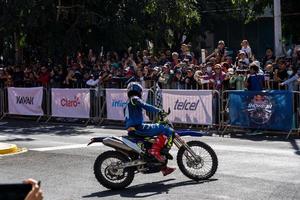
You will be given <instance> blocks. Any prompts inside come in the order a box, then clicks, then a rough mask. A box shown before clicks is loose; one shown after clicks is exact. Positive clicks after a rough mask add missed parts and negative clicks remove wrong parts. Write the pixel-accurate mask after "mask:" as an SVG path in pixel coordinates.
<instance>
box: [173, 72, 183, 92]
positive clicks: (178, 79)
mask: <svg viewBox="0 0 300 200" xmlns="http://www.w3.org/2000/svg"><path fill="white" fill-rule="evenodd" d="M171 88H172V89H178V90H181V89H184V80H183V76H182V70H181V69H176V70H175V75H174V77H173V79H172V83H171Z"/></svg>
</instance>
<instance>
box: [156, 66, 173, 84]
mask: <svg viewBox="0 0 300 200" xmlns="http://www.w3.org/2000/svg"><path fill="white" fill-rule="evenodd" d="M171 80H172V74H171V73H170V64H169V63H166V64H164V66H163V67H162V72H161V73H160V76H159V78H158V83H159V86H160V87H161V88H163V89H170V81H171Z"/></svg>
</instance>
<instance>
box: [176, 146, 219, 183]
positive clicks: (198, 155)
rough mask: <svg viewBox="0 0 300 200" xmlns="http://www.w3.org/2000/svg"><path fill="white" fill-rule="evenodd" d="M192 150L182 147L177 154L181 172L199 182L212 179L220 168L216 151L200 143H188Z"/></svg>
mask: <svg viewBox="0 0 300 200" xmlns="http://www.w3.org/2000/svg"><path fill="white" fill-rule="evenodd" d="M187 145H188V146H189V148H190V150H191V151H193V153H194V155H192V153H191V152H190V151H189V150H188V149H187V148H186V147H185V146H181V147H180V148H179V151H178V154H177V164H178V166H179V169H180V171H181V172H182V173H183V174H184V175H185V176H187V177H188V178H190V179H193V180H196V181H199V180H207V179H209V178H210V177H212V176H213V175H214V174H215V173H216V171H217V168H218V158H217V155H216V153H215V152H214V150H213V149H212V148H211V147H210V146H208V145H207V144H205V143H204V142H200V141H189V142H187Z"/></svg>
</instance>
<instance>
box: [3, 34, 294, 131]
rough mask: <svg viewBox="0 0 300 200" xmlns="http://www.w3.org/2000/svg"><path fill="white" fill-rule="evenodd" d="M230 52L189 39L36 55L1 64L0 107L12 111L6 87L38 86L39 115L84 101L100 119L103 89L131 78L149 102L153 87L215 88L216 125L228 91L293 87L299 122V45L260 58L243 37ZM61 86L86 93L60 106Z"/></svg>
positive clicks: (91, 115)
mask: <svg viewBox="0 0 300 200" xmlns="http://www.w3.org/2000/svg"><path fill="white" fill-rule="evenodd" d="M228 52H229V51H227V47H226V46H225V42H224V41H222V40H220V41H219V42H218V45H217V47H216V49H215V50H214V51H213V52H211V53H209V52H207V51H205V52H202V54H201V55H198V54H197V53H195V52H193V51H192V46H191V44H182V45H181V49H180V50H179V51H173V52H171V51H170V50H165V51H161V52H160V53H159V55H154V54H153V53H152V52H151V51H149V50H143V51H137V52H132V51H131V48H129V49H128V51H126V52H124V54H123V55H122V56H120V55H121V54H119V53H117V52H107V53H106V54H104V52H100V53H99V55H97V54H96V52H94V51H93V50H89V52H88V54H87V55H85V54H84V53H83V52H77V54H76V56H74V57H67V59H66V63H64V64H56V63H53V62H52V61H51V59H48V60H47V62H42V61H39V60H35V61H34V62H30V63H25V64H21V65H9V64H1V68H0V88H2V90H1V91H0V94H1V95H0V97H1V99H0V103H1V112H2V113H3V116H5V115H6V114H14V112H11V108H10V109H9V106H10V107H11V105H10V101H9V99H8V98H9V92H8V89H7V88H10V87H15V88H31V87H42V105H41V109H42V112H43V114H42V115H41V114H39V116H46V117H48V119H50V118H51V117H65V116H63V113H64V112H66V111H64V109H65V108H66V107H67V108H68V107H72V106H75V105H76V106H79V105H80V106H81V105H85V106H87V105H86V104H87V102H88V104H89V105H88V107H82V113H83V110H84V111H85V115H84V116H81V117H82V118H88V119H90V118H98V119H101V120H104V119H108V116H107V114H108V110H107V96H106V93H107V90H108V89H112V88H114V89H119V90H120V89H124V88H126V86H127V84H128V83H129V82H130V81H137V82H140V83H141V84H142V86H143V87H144V88H147V89H149V90H148V94H149V95H148V96H149V98H148V99H147V101H148V102H150V103H153V104H155V105H157V94H156V92H157V88H161V89H162V90H165V91H166V90H168V89H173V90H178V91H188V90H196V91H202V90H207V91H214V92H212V94H213V95H212V100H211V101H212V104H211V106H212V113H213V114H212V118H213V119H212V123H211V124H213V125H217V126H218V127H224V126H225V125H226V122H227V121H228V119H227V118H228V117H227V116H226V112H227V111H226V109H227V108H225V107H226V105H227V103H228V96H227V94H228V93H227V91H229V90H230V91H231V90H237V91H239V90H245V91H257V92H259V91H262V90H288V91H294V98H293V102H290V103H291V104H293V105H294V112H296V114H295V116H296V120H295V121H296V122H298V121H299V119H298V118H299V116H298V114H297V113H298V104H297V102H298V101H296V100H297V99H298V100H299V97H298V96H297V95H296V94H298V93H297V92H296V91H299V82H300V78H299V77H300V70H299V64H300V46H297V45H296V46H294V47H293V48H292V49H291V50H290V51H288V53H287V54H286V55H285V56H281V57H277V58H276V57H275V56H274V55H273V51H272V49H271V48H268V49H266V55H265V57H264V58H263V59H261V60H260V61H259V60H257V59H256V58H255V54H254V53H253V52H252V51H251V47H250V44H249V43H248V41H247V40H243V41H242V42H241V49H240V50H239V51H238V52H237V54H236V56H235V55H233V54H229V53H228ZM61 88H73V89H74V90H64V91H68V92H69V93H72V91H75V90H76V89H78V88H81V89H82V90H83V91H85V94H81V95H79V96H78V97H75V96H76V95H75V96H74V94H70V96H69V97H68V98H69V99H67V100H62V99H60V100H59V101H60V102H59V103H60V106H61V107H60V108H59V107H57V106H58V103H57V101H58V100H57V99H55V98H54V96H55V97H56V98H60V97H62V94H60V95H58V94H57V93H59V90H60V89H61ZM87 91H89V92H88V95H87ZM120 91H121V90H120ZM25 93H26V91H25ZM62 93H63V94H65V93H64V92H62ZM57 95H58V96H57ZM83 96H85V99H81V101H83V102H85V104H82V103H80V102H76V101H78V99H80V98H83ZM87 96H88V97H87ZM72 98H75V99H72ZM76 98H77V99H76ZM62 104H64V105H67V106H62ZM123 104H124V101H123V102H121V103H120V102H119V103H118V102H116V103H115V106H118V105H119V106H122V105H123ZM59 112H60V113H62V114H59ZM17 113H18V112H17ZM66 113H68V112H66ZM227 114H228V112H227ZM66 117H76V114H74V113H73V114H72V113H68V116H66ZM77 117H78V116H77ZM79 118H80V117H79ZM154 118H155V116H149V120H153V119H154ZM200 124H201V123H200ZM296 124H297V125H296V126H294V127H298V124H299V123H296Z"/></svg>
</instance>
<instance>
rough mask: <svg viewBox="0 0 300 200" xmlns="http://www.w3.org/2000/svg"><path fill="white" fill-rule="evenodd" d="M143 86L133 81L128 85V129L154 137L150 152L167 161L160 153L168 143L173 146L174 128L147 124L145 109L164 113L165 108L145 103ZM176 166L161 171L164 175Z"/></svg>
mask: <svg viewBox="0 0 300 200" xmlns="http://www.w3.org/2000/svg"><path fill="white" fill-rule="evenodd" d="M142 93H143V87H142V86H141V85H140V84H139V83H137V82H131V83H129V84H128V86H127V96H128V102H127V105H126V107H125V123H126V128H127V130H128V131H129V132H130V131H135V133H136V134H138V135H141V136H148V137H154V136H157V137H156V138H155V142H154V143H153V144H152V147H151V149H149V150H148V153H149V154H150V155H152V156H154V157H155V158H156V159H157V160H158V161H160V162H165V160H166V158H165V157H164V156H162V155H161V154H160V151H161V149H162V148H163V147H164V146H165V145H166V143H168V147H169V148H170V146H171V144H172V143H171V141H172V134H173V131H174V130H173V129H172V128H170V127H168V126H165V125H163V124H159V123H156V124H146V123H144V120H143V112H142V111H143V110H142V109H145V110H146V111H148V112H151V113H163V110H161V109H159V108H157V107H155V106H152V105H150V104H147V103H145V102H144V101H143V100H142ZM174 170H175V168H171V167H167V166H164V167H162V169H161V172H162V173H163V175H164V176H166V175H168V174H170V173H172V172H173V171H174Z"/></svg>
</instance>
